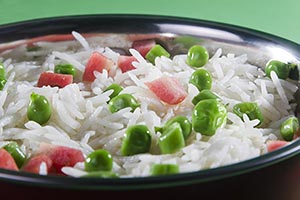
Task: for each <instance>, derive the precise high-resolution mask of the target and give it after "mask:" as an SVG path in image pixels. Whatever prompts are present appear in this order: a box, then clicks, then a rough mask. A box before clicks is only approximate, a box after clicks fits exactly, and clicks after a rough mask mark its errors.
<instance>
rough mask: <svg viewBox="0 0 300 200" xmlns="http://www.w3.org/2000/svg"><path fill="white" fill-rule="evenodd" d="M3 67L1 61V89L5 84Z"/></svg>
mask: <svg viewBox="0 0 300 200" xmlns="http://www.w3.org/2000/svg"><path fill="white" fill-rule="evenodd" d="M6 82H7V80H6V76H5V68H4V66H3V64H2V63H0V90H3V88H4V86H5V84H6Z"/></svg>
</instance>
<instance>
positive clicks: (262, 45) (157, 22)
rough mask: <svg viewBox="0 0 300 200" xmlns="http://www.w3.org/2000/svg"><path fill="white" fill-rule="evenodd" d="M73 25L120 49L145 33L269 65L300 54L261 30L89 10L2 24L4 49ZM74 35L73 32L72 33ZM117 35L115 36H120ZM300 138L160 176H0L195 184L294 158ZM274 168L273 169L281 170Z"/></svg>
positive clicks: (101, 183) (94, 184) (77, 184)
mask: <svg viewBox="0 0 300 200" xmlns="http://www.w3.org/2000/svg"><path fill="white" fill-rule="evenodd" d="M72 31H77V32H79V33H81V34H84V35H86V36H87V37H94V36H96V37H102V38H104V41H106V42H107V41H108V40H106V38H110V37H111V36H113V37H115V38H117V41H120V43H118V42H113V43H109V42H108V46H111V47H113V48H116V49H120V50H124V49H125V51H126V48H128V46H126V45H125V46H124V45H119V44H121V43H122V42H124V41H125V42H126V41H133V40H135V39H139V38H140V39H141V38H155V39H156V40H157V41H158V42H160V43H161V44H163V45H164V46H165V47H166V48H167V49H168V50H169V51H170V52H172V53H173V54H176V53H182V52H186V51H187V49H188V48H189V47H190V46H191V45H193V44H202V45H204V46H206V47H207V48H208V50H209V52H211V53H213V52H215V51H216V49H217V48H220V47H221V48H223V52H224V53H227V52H231V53H235V54H237V55H239V54H245V53H247V54H248V58H249V61H250V63H253V64H256V65H258V66H264V65H265V64H266V62H267V61H268V60H270V59H280V60H283V61H286V62H297V63H299V60H300V45H298V44H296V43H294V42H292V41H289V40H286V39H283V38H280V37H277V36H274V35H271V34H267V33H263V32H260V31H256V30H251V29H248V28H244V27H237V26H234V25H229V24H221V23H216V22H210V21H203V20H197V19H188V18H178V17H168V16H147V15H84V16H67V17H57V18H47V19H38V20H31V21H25V22H19V23H14V24H8V25H2V26H0V50H2V51H3V50H6V49H10V48H14V47H16V46H18V45H22V44H25V43H32V42H36V41H48V40H49V38H53V37H56V38H57V36H63V37H62V40H66V39H68V38H69V36H70V33H71V32H72ZM69 39H70V38H69ZM115 41H116V40H115ZM299 151H300V140H299V139H298V140H295V141H294V142H292V143H291V144H290V145H288V146H286V147H283V148H281V149H279V150H277V151H274V152H271V153H268V154H265V155H262V156H260V157H257V158H253V159H250V160H246V161H244V162H240V163H237V164H232V165H228V166H224V167H219V168H215V169H208V170H202V171H198V172H191V173H182V174H176V175H169V176H161V177H142V178H120V179H95V178H71V177H62V176H39V175H35V174H28V173H24V172H13V171H7V170H3V169H0V180H2V181H5V182H12V183H21V184H26V185H33V186H44V187H49V188H70V189H80V190H102V191H103V190H130V189H153V188H154V189H158V188H165V187H167V188H170V187H178V186H188V185H195V184H211V183H214V182H216V183H217V182H218V181H219V182H220V180H224V179H229V178H231V177H238V176H241V175H243V174H249V173H251V172H254V171H258V170H261V169H264V168H272V166H273V165H276V164H277V163H289V162H288V160H289V159H292V157H295V156H297V155H298V154H299ZM299 170H300V168H299ZM277 172H278V170H277V171H274V173H277Z"/></svg>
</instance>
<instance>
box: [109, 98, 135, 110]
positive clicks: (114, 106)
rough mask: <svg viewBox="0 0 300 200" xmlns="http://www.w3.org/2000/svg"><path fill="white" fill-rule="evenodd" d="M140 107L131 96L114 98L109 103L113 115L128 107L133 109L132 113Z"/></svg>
mask: <svg viewBox="0 0 300 200" xmlns="http://www.w3.org/2000/svg"><path fill="white" fill-rule="evenodd" d="M139 106H140V104H139V103H138V101H137V100H136V99H135V98H134V96H132V95H131V94H119V95H117V96H115V97H114V98H112V99H111V100H110V101H109V103H108V107H109V110H110V111H111V112H112V113H115V112H118V111H119V110H121V109H123V108H127V107H129V108H131V111H134V110H135V109H136V108H137V107H139Z"/></svg>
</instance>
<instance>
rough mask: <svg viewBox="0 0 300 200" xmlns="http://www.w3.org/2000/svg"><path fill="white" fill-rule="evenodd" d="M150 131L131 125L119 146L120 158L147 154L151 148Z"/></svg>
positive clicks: (140, 126) (141, 126)
mask: <svg viewBox="0 0 300 200" xmlns="http://www.w3.org/2000/svg"><path fill="white" fill-rule="evenodd" d="M151 139H152V137H151V134H150V130H149V129H148V127H147V126H145V125H133V126H130V127H128V128H127V130H126V132H125V135H124V139H123V141H122V146H121V155H122V156H131V155H136V154H140V153H147V152H149V150H150V147H151Z"/></svg>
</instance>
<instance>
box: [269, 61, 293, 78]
mask: <svg viewBox="0 0 300 200" xmlns="http://www.w3.org/2000/svg"><path fill="white" fill-rule="evenodd" d="M271 71H274V72H275V73H276V74H277V76H278V78H280V79H287V78H288V77H289V73H290V67H289V65H288V64H286V63H283V62H280V61H278V60H271V61H269V62H268V63H267V65H266V67H265V72H266V76H267V77H269V78H271Z"/></svg>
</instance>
